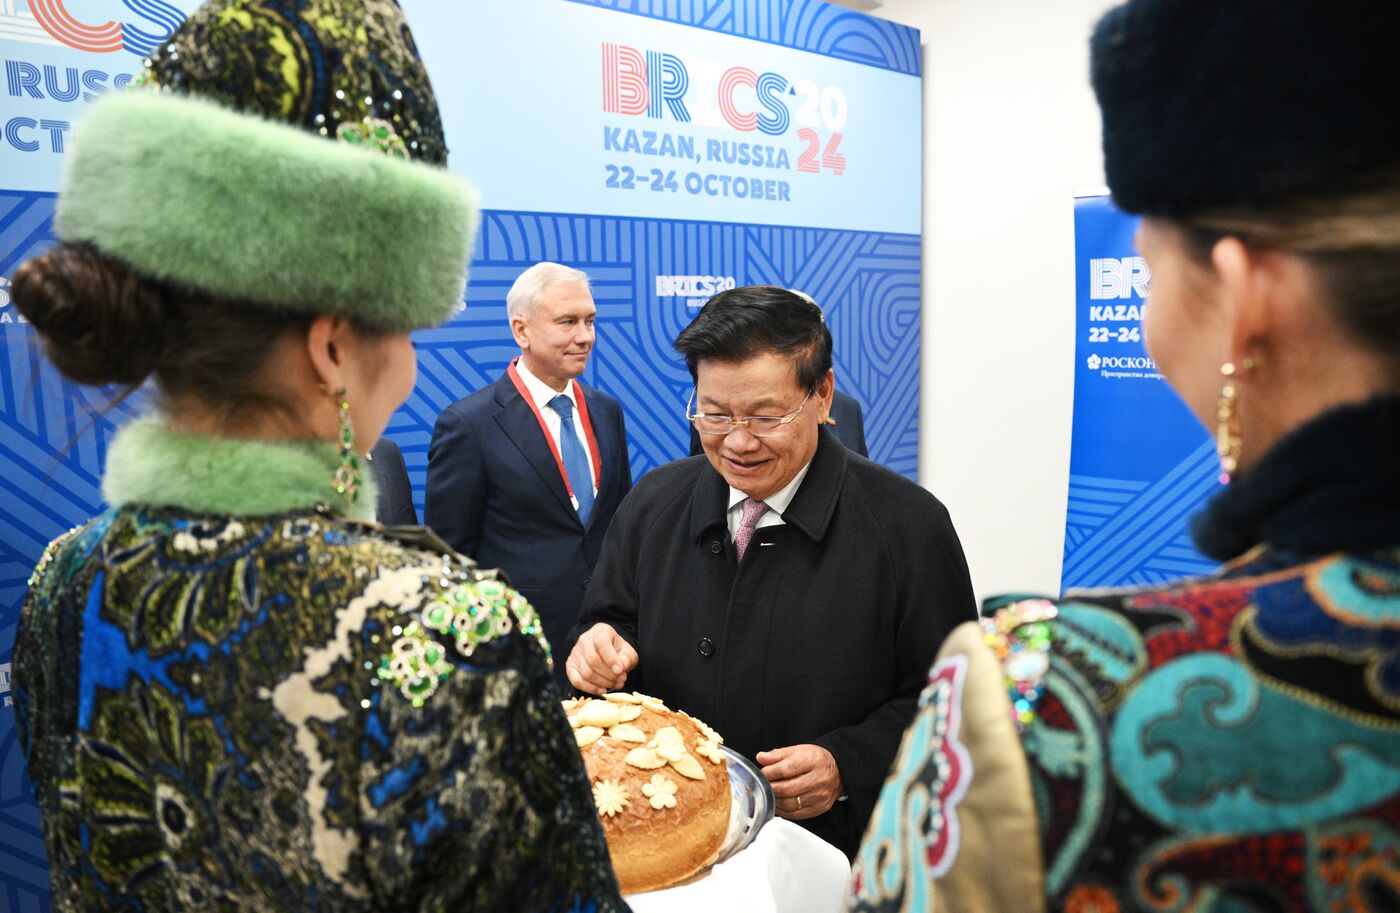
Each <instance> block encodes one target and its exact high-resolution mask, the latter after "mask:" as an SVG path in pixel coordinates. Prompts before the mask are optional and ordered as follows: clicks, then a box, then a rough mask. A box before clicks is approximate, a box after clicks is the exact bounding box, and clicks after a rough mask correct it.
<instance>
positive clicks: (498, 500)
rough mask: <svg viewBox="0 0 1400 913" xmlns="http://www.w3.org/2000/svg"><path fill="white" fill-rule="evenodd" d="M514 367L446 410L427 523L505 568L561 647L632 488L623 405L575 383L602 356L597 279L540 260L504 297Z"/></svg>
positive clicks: (431, 472) (435, 444)
mask: <svg viewBox="0 0 1400 913" xmlns="http://www.w3.org/2000/svg"><path fill="white" fill-rule="evenodd" d="M506 311H507V315H508V317H509V318H510V325H511V332H512V334H513V335H514V337H515V340H516V342H517V344H519V346H520V352H521V355H520V358H518V359H516V360H515V361H514V362H513V363H512V364H511V365H510V366H509V367H508V368H507V369H506V372H505V374H504V375H503V376H502V377H501V379H500V380H498V381H497V382H496V383H495V384H493V385H491V386H489V387H484V388H482V389H481V390H478V391H476V392H475V393H473V394H472V395H470V396H468V397H466V398H465V399H461V400H458V401H457V402H455V403H453V404H452V405H451V406H448V407H447V408H446V409H445V410H443V413H442V415H440V416H439V417H438V420H437V425H436V427H434V428H433V438H432V443H430V444H429V445H428V491H427V497H426V499H425V503H424V507H423V514H424V520H425V522H426V523H427V525H428V526H430V527H432V529H433V531H434V532H436V533H437V534H438V535H440V536H442V538H443V539H445V540H446V541H447V542H448V544H450V545H451V546H452V547H453V548H455V549H457V550H458V551H460V552H462V553H463V554H465V555H467V556H468V557H471V558H474V559H476V561H477V562H478V563H479V564H481V565H483V566H485V567H493V568H501V569H502V570H504V571H505V572H506V575H507V576H508V577H509V578H510V581H511V584H512V585H513V586H514V587H515V588H516V589H517V590H518V591H519V592H520V593H521V595H523V596H525V598H527V599H529V600H530V603H531V604H532V605H534V607H535V608H536V609H537V610H538V611H539V613H540V620H541V621H542V622H543V625H544V633H545V638H546V639H547V640H548V641H549V643H550V645H551V646H552V647H553V648H554V651H555V678H556V680H557V681H558V683H559V684H560V685H561V686H567V682H566V681H565V679H564V675H563V668H562V666H563V662H564V655H565V654H564V653H563V651H562V649H561V648H562V647H563V645H564V641H565V639H566V638H567V636H568V633H569V629H570V628H572V627H573V626H574V623H575V622H577V621H578V613H579V607H580V605H581V604H582V603H583V593H584V589H585V588H586V587H587V586H588V578H589V575H590V574H591V573H592V571H593V564H594V562H596V561H597V560H598V554H599V552H600V551H601V550H602V547H603V537H604V536H605V535H606V534H607V531H608V524H609V523H610V522H612V518H613V513H614V512H615V511H616V510H617V506H618V505H619V504H620V503H622V499H623V497H624V496H626V494H627V492H628V491H630V490H631V488H632V469H631V466H630V465H629V464H628V459H627V430H626V428H625V427H624V425H623V418H622V407H621V406H620V405H619V404H618V402H617V400H615V399H613V398H612V397H611V396H608V395H607V394H606V393H603V392H602V391H600V390H595V389H593V388H592V387H588V386H585V385H583V384H582V383H580V382H579V381H578V379H577V378H578V376H579V375H580V374H581V373H583V369H584V367H585V366H586V365H587V363H588V356H589V354H590V353H591V352H592V350H593V341H594V331H593V320H594V316H595V314H596V308H595V306H594V303H593V296H592V294H591V293H590V292H589V287H588V276H587V275H586V274H584V273H583V272H581V271H579V270H576V269H571V268H569V267H567V266H563V265H561V264H558V263H537V264H535V265H534V266H532V267H530V268H529V269H527V270H526V271H525V272H523V273H521V275H520V277H519V278H518V279H516V281H515V284H514V285H512V286H511V289H510V291H509V293H507V295H506Z"/></svg>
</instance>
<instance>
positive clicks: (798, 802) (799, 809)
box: [797, 796, 802, 812]
mask: <svg viewBox="0 0 1400 913" xmlns="http://www.w3.org/2000/svg"><path fill="white" fill-rule="evenodd" d="M797 810H798V811H799V812H800V811H802V797H801V796H798V797H797Z"/></svg>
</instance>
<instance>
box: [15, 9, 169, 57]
mask: <svg viewBox="0 0 1400 913" xmlns="http://www.w3.org/2000/svg"><path fill="white" fill-rule="evenodd" d="M71 2H72V0H29V12H28V13H25V12H24V11H23V10H18V9H15V8H14V4H13V3H0V26H4V28H3V29H0V31H3V32H5V33H8V32H11V31H14V32H16V33H17V34H16V35H14V36H12V37H18V38H20V39H21V40H29V41H37V42H38V43H54V42H56V43H58V44H61V45H64V46H66V47H70V48H73V49H74V50H78V51H88V52H90V53H93V54H111V53H114V52H116V51H130V52H131V53H133V54H135V55H136V56H137V57H145V56H146V55H148V54H150V53H151V52H152V51H154V50H155V49H156V48H157V47H159V46H160V44H161V42H163V41H165V39H167V38H169V37H170V36H171V35H173V34H174V33H175V30H176V29H177V28H179V27H180V24H181V23H182V22H184V21H185V14H184V13H183V12H182V11H181V10H179V9H178V8H176V7H174V6H172V5H170V4H169V3H166V2H164V0H122V2H121V3H120V4H118V3H117V2H116V0H102V2H99V3H93V2H91V0H85V2H84V3H82V5H81V9H82V10H83V12H84V14H85V15H86V16H88V17H89V19H88V20H87V21H84V20H83V19H80V18H79V17H78V16H77V15H75V14H74V13H73V11H71V10H70V9H69V8H68V7H69V4H70V3H71ZM73 5H75V6H77V4H73ZM109 7H110V8H111V10H110V12H108V9H107V8H109ZM99 10H100V11H101V12H102V13H106V14H107V15H109V16H114V15H120V16H123V18H124V19H126V20H127V21H122V20H118V19H117V18H109V19H108V20H107V21H106V22H93V21H91V17H93V15H94V13H95V12H97V11H99ZM118 10H120V12H118ZM133 14H134V16H135V19H134V21H132V20H131V19H130V17H131V16H132V15H133ZM99 15H100V14H99ZM36 25H37V26H38V28H37V29H35V28H34V27H35V26H36ZM40 32H42V34H40ZM44 36H47V37H48V38H49V39H51V41H48V42H45V41H43V37H44Z"/></svg>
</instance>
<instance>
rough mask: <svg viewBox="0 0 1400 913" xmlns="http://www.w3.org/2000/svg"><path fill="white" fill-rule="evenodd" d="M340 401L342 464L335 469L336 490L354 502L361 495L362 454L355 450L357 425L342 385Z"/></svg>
mask: <svg viewBox="0 0 1400 913" xmlns="http://www.w3.org/2000/svg"><path fill="white" fill-rule="evenodd" d="M335 398H336V399H337V400H338V401H339V402H340V465H339V466H337V467H336V470H335V490H336V493H337V494H340V495H344V496H345V500H346V501H348V502H349V503H351V504H354V503H355V501H356V500H358V499H359V497H360V455H359V454H358V453H356V452H355V426H354V425H352V424H350V400H349V399H348V398H346V396H345V388H344V387H341V388H340V390H339V391H338V392H337V393H336V394H335Z"/></svg>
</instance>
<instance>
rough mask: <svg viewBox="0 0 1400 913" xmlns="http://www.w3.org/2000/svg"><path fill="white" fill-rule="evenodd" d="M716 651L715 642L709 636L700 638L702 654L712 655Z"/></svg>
mask: <svg viewBox="0 0 1400 913" xmlns="http://www.w3.org/2000/svg"><path fill="white" fill-rule="evenodd" d="M714 652H715V642H714V641H713V640H710V639H709V638H708V637H702V638H700V655H701V656H710V655H711V654H713V653H714Z"/></svg>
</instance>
